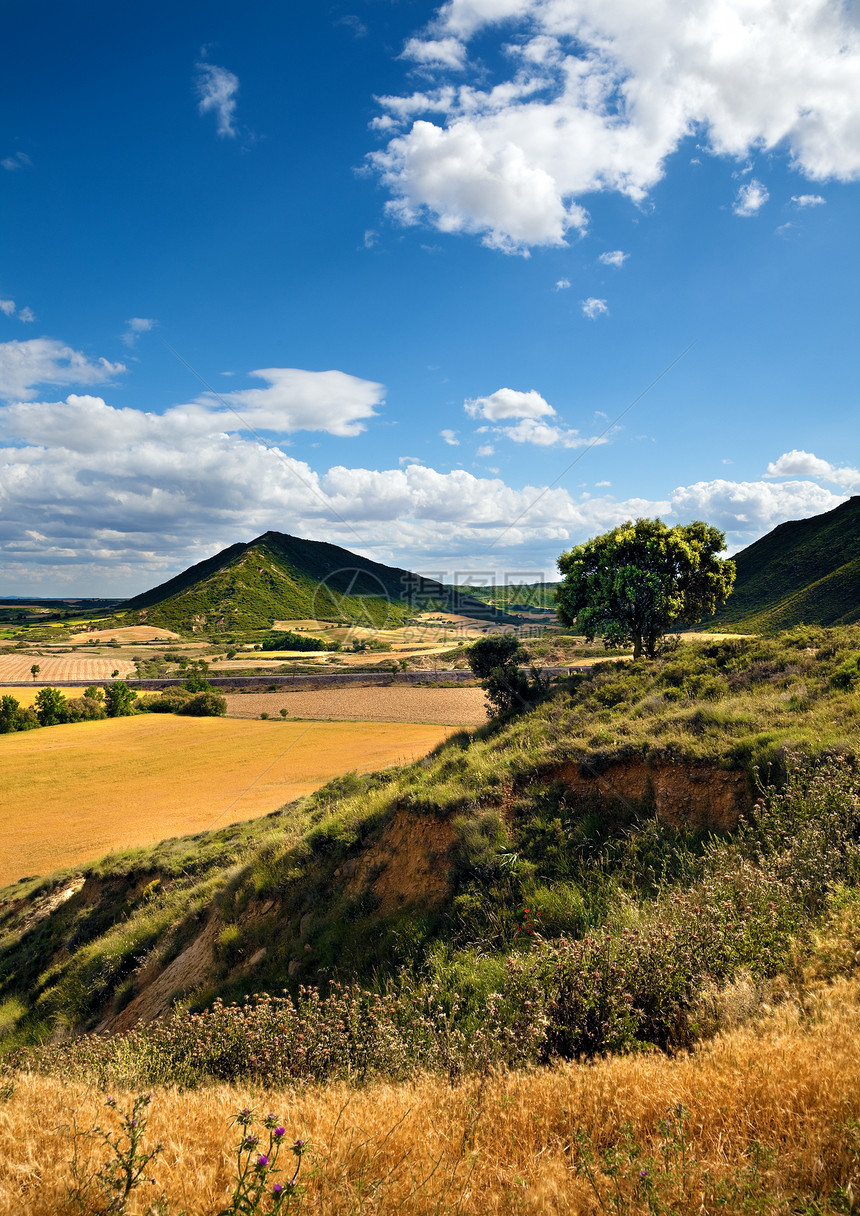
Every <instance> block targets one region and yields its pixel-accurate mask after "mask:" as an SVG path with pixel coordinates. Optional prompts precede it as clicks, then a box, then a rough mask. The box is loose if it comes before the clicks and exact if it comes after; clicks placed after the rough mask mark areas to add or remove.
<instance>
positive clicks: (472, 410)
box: [463, 388, 555, 422]
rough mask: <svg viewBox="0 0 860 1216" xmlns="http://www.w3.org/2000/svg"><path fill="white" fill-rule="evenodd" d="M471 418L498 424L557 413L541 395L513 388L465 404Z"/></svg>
mask: <svg viewBox="0 0 860 1216" xmlns="http://www.w3.org/2000/svg"><path fill="white" fill-rule="evenodd" d="M463 408H464V409H465V411H466V413H467V414H468V415H469V417H470V418H486V419H488V420H489V421H490V422H498V421H499V420H500V419H502V418H545V417H548V416H550V415H552V414H554V413H555V410H554V409H553V407H552V406H551V405H550V404H549V402H548V401H544V399H543V397H542V396H541V395H540V393H538V392H536V391H535V390H534V389H529V391H528V392H526V393H523V392H520V391H518V390H517V389H513V388H500V389H497V390H496V391H495V392H494V393H490V395H489V397H474V398H472V399H471V400H469V401H466V402H464V406H463Z"/></svg>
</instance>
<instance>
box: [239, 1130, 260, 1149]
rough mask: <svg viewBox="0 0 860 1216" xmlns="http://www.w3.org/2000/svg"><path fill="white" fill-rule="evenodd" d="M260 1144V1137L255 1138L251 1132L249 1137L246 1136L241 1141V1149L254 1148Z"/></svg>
mask: <svg viewBox="0 0 860 1216" xmlns="http://www.w3.org/2000/svg"><path fill="white" fill-rule="evenodd" d="M259 1142H260V1137H259V1136H255V1135H254V1133H253V1132H252V1133H251V1135H250V1136H246V1137H245V1139H244V1140H243V1141H242V1148H255V1147H256V1145H257V1144H259Z"/></svg>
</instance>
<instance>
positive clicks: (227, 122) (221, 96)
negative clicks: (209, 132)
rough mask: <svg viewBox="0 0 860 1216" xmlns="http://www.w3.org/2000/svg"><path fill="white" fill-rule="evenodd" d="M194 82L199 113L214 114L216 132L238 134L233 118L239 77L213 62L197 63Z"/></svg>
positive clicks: (225, 134)
mask: <svg viewBox="0 0 860 1216" xmlns="http://www.w3.org/2000/svg"><path fill="white" fill-rule="evenodd" d="M194 83H195V87H196V89H197V96H198V99H199V100H198V103H197V108H198V110H199V111H200V113H201V114H214V115H215V120H216V123H217V130H218V134H219V135H222V136H229V137H230V138H235V136H236V135H237V134H238V132H237V130H236V125H235V118H236V94H237V93H238V92H239V77H238V76H234V75H233V73H232V72H228V71H227V69H226V68H219V67H218V66H217V65H216V64H214V63H198V64H197V67H196V76H195V80H194Z"/></svg>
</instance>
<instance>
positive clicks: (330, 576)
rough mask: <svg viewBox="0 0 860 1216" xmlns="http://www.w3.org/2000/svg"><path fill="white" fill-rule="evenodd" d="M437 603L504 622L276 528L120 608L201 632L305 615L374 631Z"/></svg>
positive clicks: (484, 609) (479, 606)
mask: <svg viewBox="0 0 860 1216" xmlns="http://www.w3.org/2000/svg"><path fill="white" fill-rule="evenodd" d="M436 608H443V609H444V610H445V611H449V612H458V613H462V614H463V615H466V616H474V617H477V618H479V619H483V620H487V621H492V622H494V623H505V622H506V621H507V620H508V619H509V618H508V617H506V616H505V614H504V613H500V612H498V611H497V610H495V609H494V608H491V607H488V606H487V605H486V604H483V603H481V602H480V601H479V600H476V599H474V598H473V597H472V596H470V595H467V594H463V593H461V592H460V591H458V590H457V589H456V588H453V587H446V586H445V585H444V584H442V583H438V582H435V581H434V580H433V579H425V578H422V577H420V576H419V575H417V574H413V573H411V572H410V571H408V570H402V569H400V568H398V567H393V566H385V565H382V564H381V563H380V562H374V561H371V560H370V559H369V558H366V557H361V556H360V555H359V554H357V553H352V552H350V551H349V550H348V549H343V548H341V547H340V546H339V545H330V544H326V543H324V542H322V541H313V540H302V539H301V538H299V537H295V536H288V535H285V534H284V533H282V532H266V533H264V534H263V535H262V536H258V537H257V538H256V539H255V540H252V541H249V542H248V543H247V544H236V545H231V546H230V547H229V548H227V549H224V550H222V552H220V553H216V554H215V555H214V556H213V557H210V558H207V559H206V560H205V561H202V562H198V563H197V565H195V566H191V567H190V568H189V569H188V570H185V571H183V573H182V574H178V575H176V577H175V578H172V579H169V580H168V581H167V582H166V583H162V584H161V585H160V586H158V587H154V588H152V590H150V591H147V592H144V593H143V594H142V595H138V596H135V597H134V598H133V599H131V600H127V601H126V603H125V604H124V605H123V611H124V612H125V613H126V614H128V615H127V618H126V619H132V620H134V621H136V622H143V621H146V623H147V624H149V625H158V626H161V627H162V628H167V629H176V630H179V631H193V630H205V631H206V632H214V631H225V632H226V631H233V630H249V629H266V628H269V627H271V625H272V623H273V622H274V621H276V620H305V619H309V618H315V619H322V620H337V621H343V622H349V623H354V624H361V625H369V626H373V627H376V628H381V627H383V626H384V625H385V624H386V623H387V624H389V625H399V624H402V623H403V621H405V620H408V619H409V618H410V617H412V616H414V615H415V614H416V613H419V612H424V611H428V610H432V609H436Z"/></svg>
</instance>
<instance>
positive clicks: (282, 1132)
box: [272, 1127, 287, 1140]
mask: <svg viewBox="0 0 860 1216" xmlns="http://www.w3.org/2000/svg"><path fill="white" fill-rule="evenodd" d="M286 1134H287V1129H286V1128H285V1127H276V1128H275V1130H274V1131H273V1132H272V1137H273V1139H275V1140H282V1139H283V1137H284V1136H286Z"/></svg>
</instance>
